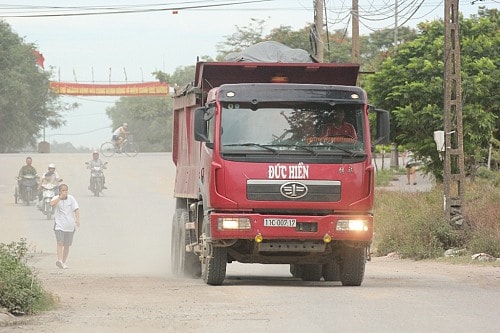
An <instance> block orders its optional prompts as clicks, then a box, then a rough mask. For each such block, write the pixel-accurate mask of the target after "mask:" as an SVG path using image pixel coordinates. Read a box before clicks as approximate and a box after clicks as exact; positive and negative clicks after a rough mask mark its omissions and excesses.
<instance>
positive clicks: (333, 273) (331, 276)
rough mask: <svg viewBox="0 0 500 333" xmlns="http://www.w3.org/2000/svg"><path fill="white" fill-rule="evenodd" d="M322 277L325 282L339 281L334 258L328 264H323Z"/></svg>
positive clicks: (336, 263)
mask: <svg viewBox="0 0 500 333" xmlns="http://www.w3.org/2000/svg"><path fill="white" fill-rule="evenodd" d="M322 275H323V279H325V281H340V267H339V263H338V260H337V258H336V257H332V258H331V259H330V262H329V263H327V264H323V273H322Z"/></svg>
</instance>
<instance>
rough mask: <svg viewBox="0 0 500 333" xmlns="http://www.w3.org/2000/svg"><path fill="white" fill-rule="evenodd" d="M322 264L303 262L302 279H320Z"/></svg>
mask: <svg viewBox="0 0 500 333" xmlns="http://www.w3.org/2000/svg"><path fill="white" fill-rule="evenodd" d="M322 269H323V265H321V264H305V265H304V272H303V273H302V281H319V280H321V274H322Z"/></svg>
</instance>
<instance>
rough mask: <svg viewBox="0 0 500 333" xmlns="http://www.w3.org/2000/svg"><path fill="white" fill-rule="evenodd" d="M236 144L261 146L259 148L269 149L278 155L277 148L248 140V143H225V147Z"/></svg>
mask: <svg viewBox="0 0 500 333" xmlns="http://www.w3.org/2000/svg"><path fill="white" fill-rule="evenodd" d="M234 146H242V147H259V148H263V149H266V150H269V151H270V152H272V153H273V154H276V155H278V151H277V150H276V149H273V148H271V147H269V146H267V145H261V144H260V143H254V142H246V143H230V144H226V145H223V147H234Z"/></svg>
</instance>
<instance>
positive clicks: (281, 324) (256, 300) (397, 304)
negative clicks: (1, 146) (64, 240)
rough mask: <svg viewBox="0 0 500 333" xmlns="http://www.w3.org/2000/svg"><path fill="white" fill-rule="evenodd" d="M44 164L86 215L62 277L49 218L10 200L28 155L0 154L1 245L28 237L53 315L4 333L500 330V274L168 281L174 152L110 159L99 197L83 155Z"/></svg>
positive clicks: (278, 274) (448, 268) (37, 161)
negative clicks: (54, 302)
mask: <svg viewBox="0 0 500 333" xmlns="http://www.w3.org/2000/svg"><path fill="white" fill-rule="evenodd" d="M32 157H33V165H34V166H35V167H36V168H37V169H38V170H39V173H41V172H42V171H43V170H45V169H46V166H47V164H48V163H49V162H54V163H56V164H57V171H58V172H59V174H60V176H61V177H62V178H64V180H65V182H66V183H68V185H69V187H70V193H71V194H73V195H74V196H75V197H76V198H77V200H78V202H79V204H80V210H81V224H82V225H81V228H80V229H79V230H78V231H77V232H76V234H75V239H74V245H73V247H72V248H71V251H70V255H69V260H68V265H69V266H70V268H69V269H67V270H61V269H59V268H57V267H56V265H55V260H56V256H55V239H54V235H53V232H52V229H51V228H52V223H53V222H51V221H47V220H46V219H45V216H44V215H42V214H41V212H40V211H38V210H37V209H36V208H34V207H32V206H31V207H26V206H23V205H20V204H17V205H16V204H14V197H13V192H14V187H15V175H16V174H17V172H18V169H19V168H20V167H21V165H22V163H23V161H24V158H25V155H18V154H6V155H0V169H1V171H2V172H0V242H3V243H8V242H11V241H15V240H19V239H20V238H21V237H25V238H27V241H28V243H29V244H30V245H31V247H32V249H33V250H34V251H35V252H36V254H35V255H34V257H33V258H32V259H31V260H30V265H32V266H33V267H34V268H36V270H37V271H38V275H39V277H40V279H41V280H42V281H43V284H44V286H45V287H46V289H47V290H49V291H51V292H52V293H53V294H54V295H56V296H57V297H58V298H59V300H60V306H59V308H58V309H57V310H54V311H50V312H47V313H43V314H41V315H39V316H34V317H25V318H20V320H21V322H18V323H17V324H15V325H13V326H8V327H0V332H144V331H147V332H200V331H203V332H264V331H273V332H337V331H347V332H359V331H368V332H424V331H434V332H472V331H481V332H483V333H484V332H496V331H497V330H498V318H499V317H500V303H499V299H500V268H499V267H491V266H485V267H483V266H476V265H474V266H456V265H447V264H443V263H436V262H426V261H421V262H413V261H404V260H397V259H392V258H374V260H373V261H372V262H369V263H368V264H367V268H366V275H365V281H364V282H363V285H362V286H361V287H342V286H341V285H340V283H339V282H302V281H300V280H296V279H293V278H292V277H291V276H290V274H289V271H288V267H287V266H281V265H243V264H234V263H233V264H230V265H228V277H227V279H226V280H225V281H224V284H223V285H222V286H219V287H213V286H207V285H205V284H204V283H203V282H202V281H201V280H192V279H186V280H183V279H178V278H174V277H172V276H170V274H169V262H170V259H169V252H170V222H171V219H172V214H173V196H172V189H173V184H174V179H173V177H174V168H173V166H172V163H171V159H170V154H140V155H139V156H138V157H136V158H128V157H126V156H117V157H114V158H110V159H106V160H107V161H108V162H109V164H108V170H107V172H106V176H107V177H106V185H107V186H108V187H109V189H108V190H105V193H104V196H103V197H99V198H96V197H93V196H92V195H91V193H90V191H88V190H87V186H88V178H89V175H88V171H87V170H86V169H85V165H84V162H85V161H86V160H88V159H90V157H91V156H90V155H86V154H33V155H32Z"/></svg>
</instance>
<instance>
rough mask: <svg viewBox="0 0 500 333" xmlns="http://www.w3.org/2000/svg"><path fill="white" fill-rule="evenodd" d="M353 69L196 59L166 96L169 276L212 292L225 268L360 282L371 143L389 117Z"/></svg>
mask: <svg viewBox="0 0 500 333" xmlns="http://www.w3.org/2000/svg"><path fill="white" fill-rule="evenodd" d="M358 70H359V66H358V65H356V64H333V63H282V62H274V63H269V62H198V63H197V65H196V77H195V80H194V82H193V83H192V84H190V85H188V86H186V87H185V88H183V89H179V90H177V91H176V92H175V96H174V111H173V112H174V113H173V147H172V148H173V149H172V158H173V162H174V164H175V166H176V169H177V171H176V179H175V189H174V196H175V198H176V207H175V214H174V217H173V222H172V243H171V250H172V252H171V266H172V270H173V272H174V273H176V274H178V275H183V276H191V277H200V276H201V277H202V278H203V279H204V281H205V283H207V284H209V285H220V284H222V283H223V281H224V279H225V276H226V267H227V264H228V263H231V262H240V263H260V264H287V265H290V273H291V274H292V276H294V277H296V278H301V279H302V280H304V281H321V280H324V281H341V283H342V285H347V286H359V285H361V283H362V281H363V277H364V271H365V263H366V261H367V260H369V247H370V244H371V242H372V238H373V213H372V209H373V194H374V171H375V170H374V166H373V165H372V161H371V158H372V144H375V143H387V141H388V136H389V116H388V113H387V112H386V111H383V110H376V109H375V108H374V107H372V106H370V105H369V104H368V100H367V96H366V93H365V91H364V90H362V89H361V88H359V87H357V86H356V80H357V75H358ZM372 111H374V112H373V114H374V115H373V117H369V113H371V112H372ZM338 114H343V116H344V119H343V122H340V123H338V122H337V121H338V117H341V116H339V115H338ZM369 118H370V119H372V121H373V124H372V126H371V131H372V133H373V135H372V136H371V135H370V133H371V132H370V123H369ZM342 127H344V129H343V130H342ZM353 130H354V131H353Z"/></svg>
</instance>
